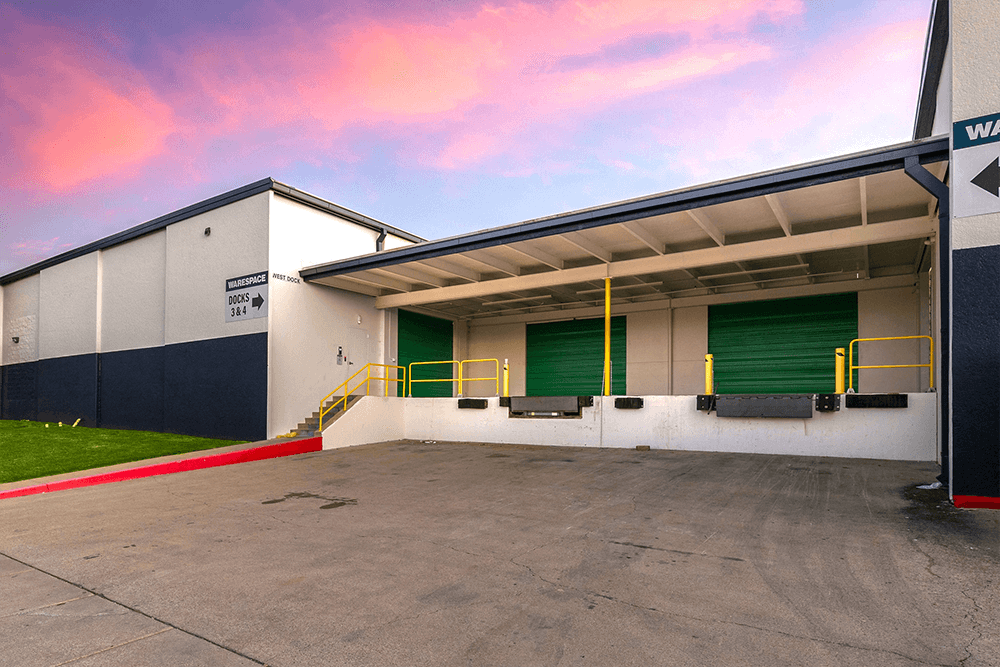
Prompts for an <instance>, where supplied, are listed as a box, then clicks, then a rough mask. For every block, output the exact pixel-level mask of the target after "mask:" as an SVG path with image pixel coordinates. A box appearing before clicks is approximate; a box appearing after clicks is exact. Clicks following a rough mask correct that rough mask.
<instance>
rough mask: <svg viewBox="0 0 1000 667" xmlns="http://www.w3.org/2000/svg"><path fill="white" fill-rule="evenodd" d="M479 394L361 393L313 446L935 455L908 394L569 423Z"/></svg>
mask: <svg viewBox="0 0 1000 667" xmlns="http://www.w3.org/2000/svg"><path fill="white" fill-rule="evenodd" d="M498 403H499V400H498V399H496V398H489V399H488V406H489V407H488V408H487V409H485V410H468V409H465V410H463V409H459V408H458V401H457V400H455V399H449V398H388V399H385V398H377V399H375V398H364V399H362V400H361V402H360V403H358V404H357V405H355V406H354V407H352V408H351V409H350V410H348V411H347V413H346V414H344V415H343V417H341V418H340V419H339V420H337V421H336V422H335V423H334V424H332V425H331V426H330V427H329V428H328V429H327V430H326V431H325V432H324V433H323V447H324V449H330V448H334V447H343V446H348V445H357V444H365V443H371V442H385V441H389V440H399V439H404V438H405V439H409V440H436V441H451V442H490V443H500V444H524V445H558V446H566V447H616V448H634V447H636V446H639V445H648V446H649V447H650V448H651V449H672V450H684V451H710V452H741V453H754V454H791V455H806V456H838V457H847V458H872V459H890V460H904V461H933V460H935V451H936V444H935V438H936V436H935V428H934V425H935V420H936V401H935V396H934V395H933V394H911V395H910V396H909V407H908V408H905V409H872V408H868V409H853V410H849V409H847V408H842V409H841V410H840V412H833V413H815V415H814V417H813V418H812V419H738V418H722V417H718V416H716V415H715V414H714V413H710V414H708V413H704V412H699V411H697V410H696V409H695V397H694V396H648V397H645V405H644V407H643V408H641V409H639V410H619V409H616V408H615V407H614V398H613V397H597V398H596V399H595V403H594V407H593V408H584V410H583V414H582V417H581V418H579V419H517V418H511V417H509V416H508V411H507V409H506V408H500V407H499V405H498Z"/></svg>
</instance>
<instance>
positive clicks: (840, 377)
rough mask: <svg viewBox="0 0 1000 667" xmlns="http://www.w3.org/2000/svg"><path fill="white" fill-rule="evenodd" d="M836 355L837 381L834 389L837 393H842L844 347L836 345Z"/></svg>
mask: <svg viewBox="0 0 1000 667" xmlns="http://www.w3.org/2000/svg"><path fill="white" fill-rule="evenodd" d="M836 356H837V363H836V368H837V370H836V373H837V382H836V390H835V391H836V393H838V394H843V393H844V348H842V347H838V348H837V351H836Z"/></svg>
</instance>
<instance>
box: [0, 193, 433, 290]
mask: <svg viewBox="0 0 1000 667" xmlns="http://www.w3.org/2000/svg"><path fill="white" fill-rule="evenodd" d="M269 191H273V192H275V193H277V194H279V195H281V196H283V197H286V198H288V199H291V200H294V201H297V202H299V203H301V204H305V205H306V206H310V207H312V208H316V209H319V210H321V211H324V212H326V213H331V214H333V215H336V216H338V217H341V218H344V219H346V220H348V221H350V222H353V223H355V224H358V225H361V226H363V227H367V228H369V229H372V230H374V231H378V232H381V231H383V230H385V231H388V232H389V233H390V234H393V235H394V236H399V237H400V238H403V239H406V240H407V241H412V242H414V243H420V242H421V241H424V240H425V239H423V238H421V237H419V236H416V235H414V234H410V233H409V232H405V231H403V230H401V229H397V228H396V227H393V226H392V225H387V224H385V223H383V222H379V221H378V220H375V219H374V218H369V217H368V216H364V215H361V214H360V213H357V212H355V211H352V210H350V209H348V208H344V207H342V206H338V205H337V204H334V203H332V202H328V201H326V200H325V199H322V198H320V197H317V196H315V195H311V194H309V193H307V192H303V191H302V190H297V189H295V188H293V187H291V186H290V185H286V184H284V183H281V182H279V181H276V180H274V179H273V178H270V177H268V178H262V179H261V180H259V181H254V182H253V183H250V184H248V185H244V186H241V187H238V188H236V189H234V190H229V191H228V192H223V193H222V194H220V195H216V196H214V197H210V198H208V199H205V200H203V201H200V202H197V203H194V204H191V205H190V206H185V207H184V208H181V209H178V210H176V211H173V212H172V213H167V214H166V215H161V216H160V217H158V218H154V219H152V220H149V221H147V222H143V223H141V224H138V225H135V226H134V227H129V228H128V229H125V230H123V231H120V232H117V233H115V234H112V235H111V236H106V237H104V238H102V239H98V240H97V241H92V242H90V243H87V244H85V245H82V246H80V247H79V248H73V249H71V250H67V251H66V252H63V253H60V254H58V255H55V256H54V257H49V258H48V259H43V260H41V261H39V262H35V263H34V264H31V265H30V266H26V267H24V268H23V269H17V270H15V271H12V272H10V273H8V274H6V275H3V276H0V286H2V285H9V284H10V283H14V282H17V281H18V280H23V279H24V278H28V277H30V276H32V275H34V274H36V273H40V272H41V271H43V270H45V269H48V268H51V267H53V266H56V265H58V264H62V263H63V262H68V261H70V260H73V259H76V258H78V257H83V256H84V255H88V254H90V253H92V252H94V251H96V250H105V249H107V248H111V247H114V246H116V245H121V244H122V243H126V242H128V241H131V240H133V239H137V238H139V237H140V236H145V235H147V234H151V233H153V232H157V231H159V230H161V229H164V228H166V227H168V226H169V225H172V224H174V223H177V222H181V221H183V220H187V219H189V218H193V217H195V216H196V215H201V214H203V213H208V212H209V211H213V210H215V209H217V208H221V207H223V206H227V205H229V204H233V203H235V202H238V201H242V200H244V199H248V198H250V197H253V196H255V195H258V194H261V193H263V192H269Z"/></svg>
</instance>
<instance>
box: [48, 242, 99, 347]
mask: <svg viewBox="0 0 1000 667" xmlns="http://www.w3.org/2000/svg"><path fill="white" fill-rule="evenodd" d="M100 264H101V255H100V253H99V252H92V253H89V254H87V255H84V256H83V257H77V258H76V259H71V260H69V261H68V262H63V263H61V264H57V265H55V266H53V267H51V268H48V269H45V270H43V271H42V272H41V274H40V278H39V279H40V282H39V288H38V358H39V359H51V358H54V357H68V356H72V355H76V354H93V353H95V352H97V351H98V348H97V308H98V294H99V291H98V285H99V280H100Z"/></svg>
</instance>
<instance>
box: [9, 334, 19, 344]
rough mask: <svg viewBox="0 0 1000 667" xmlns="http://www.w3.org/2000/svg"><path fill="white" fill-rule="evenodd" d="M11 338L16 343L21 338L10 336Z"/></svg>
mask: <svg viewBox="0 0 1000 667" xmlns="http://www.w3.org/2000/svg"><path fill="white" fill-rule="evenodd" d="M11 340H12V341H14V343H15V344H16V343H18V342H20V340H21V338H20V337H18V336H12V337H11Z"/></svg>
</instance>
